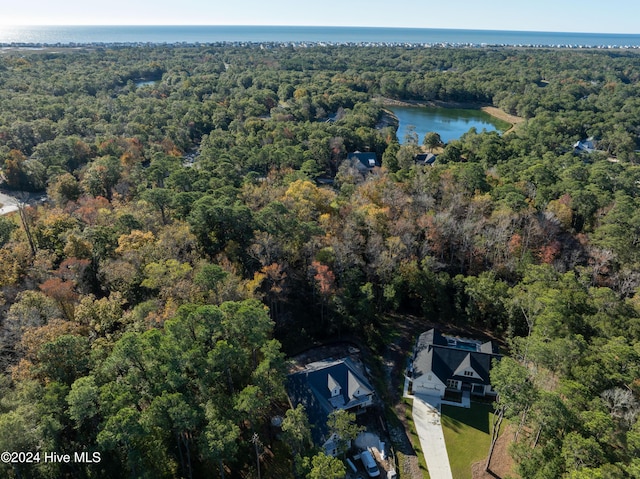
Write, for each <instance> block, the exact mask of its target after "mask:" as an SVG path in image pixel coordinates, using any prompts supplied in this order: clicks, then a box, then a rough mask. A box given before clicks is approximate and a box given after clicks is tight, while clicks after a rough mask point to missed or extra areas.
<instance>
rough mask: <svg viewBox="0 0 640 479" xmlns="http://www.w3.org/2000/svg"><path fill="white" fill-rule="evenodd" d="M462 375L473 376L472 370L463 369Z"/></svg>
mask: <svg viewBox="0 0 640 479" xmlns="http://www.w3.org/2000/svg"><path fill="white" fill-rule="evenodd" d="M464 375H465V376H473V371H465V372H464Z"/></svg>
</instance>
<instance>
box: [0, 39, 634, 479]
mask: <svg viewBox="0 0 640 479" xmlns="http://www.w3.org/2000/svg"><path fill="white" fill-rule="evenodd" d="M384 99H396V100H404V101H407V100H416V101H421V102H430V101H437V102H455V103H456V104H458V105H459V104H464V105H493V106H495V107H498V108H500V109H502V110H503V111H505V112H507V113H510V114H513V115H517V116H519V117H521V118H523V119H524V122H523V123H521V124H519V125H518V126H517V128H515V130H514V131H511V132H509V133H507V134H505V135H500V134H498V133H495V132H493V133H485V132H482V133H478V132H477V131H475V130H470V131H469V132H468V133H466V134H465V135H464V136H463V137H462V138H460V140H456V141H452V142H450V143H449V144H447V145H444V147H443V148H442V152H441V153H440V154H439V155H438V160H437V161H436V164H435V165H434V166H432V167H424V166H418V165H415V163H414V157H415V155H416V153H418V152H419V151H421V149H422V146H421V145H422V139H418V141H416V139H415V138H408V139H407V141H404V139H398V138H397V137H396V133H395V129H394V128H393V126H388V122H385V121H384V118H385V115H386V113H385V110H384ZM639 135H640V57H639V56H638V54H637V53H635V52H626V51H614V50H612V51H591V50H581V51H571V50H553V49H548V50H546V49H508V48H500V49H493V48H482V49H480V48H478V49H471V48H410V47H375V48H374V47H372V48H365V47H349V46H328V47H322V46H315V47H312V48H295V47H292V46H279V45H266V46H260V45H247V46H231V45H226V46H198V47H186V46H144V47H131V48H124V47H123V48H114V49H109V48H103V47H92V48H80V49H73V50H71V49H64V48H61V49H57V51H53V50H52V49H49V50H45V51H25V50H14V51H10V50H6V51H3V53H2V55H1V56H0V165H1V166H2V177H3V186H4V187H5V188H6V189H8V190H14V191H15V193H14V194H15V195H17V196H20V195H24V194H25V193H22V192H41V193H42V192H46V194H47V197H48V200H47V201H46V202H43V203H42V204H38V205H31V206H30V205H28V204H27V203H24V204H21V206H20V209H19V211H18V212H17V213H15V214H11V215H6V216H2V217H0V369H1V371H2V373H1V376H0V450H1V451H6V450H8V451H57V452H59V453H61V454H63V453H70V454H73V453H74V452H82V451H86V452H88V453H90V454H91V453H93V452H99V453H100V455H101V461H100V463H99V464H92V463H88V464H81V463H71V464H66V463H52V462H49V463H44V462H40V463H39V464H18V463H14V464H0V475H2V476H3V477H8V478H26V477H34V478H57V477H73V478H108V477H135V478H137V477H144V478H174V477H185V478H187V477H188V478H191V477H238V478H239V477H257V476H255V475H254V474H255V470H256V468H257V464H256V461H255V457H256V454H257V451H258V449H259V447H260V448H264V447H266V446H265V444H266V443H269V447H270V455H271V456H276V457H281V458H283V461H291V464H292V465H293V464H295V466H296V468H297V471H298V472H297V474H298V476H299V477H310V478H312V479H315V478H316V477H317V478H320V477H334V476H332V475H329V473H327V472H326V471H327V468H330V465H328V464H326V462H330V461H328V460H326V458H325V457H323V455H322V454H316V451H315V450H314V449H313V447H312V446H311V444H309V440H308V437H309V433H308V431H309V425H308V424H307V423H306V421H305V418H304V415H303V414H300V411H299V410H289V411H287V412H286V413H285V410H286V409H287V399H286V394H285V390H284V377H285V375H286V372H287V362H286V359H287V357H288V356H290V355H292V354H294V353H296V352H298V351H300V350H302V349H304V348H305V347H308V346H311V345H313V344H318V343H319V342H322V341H325V340H328V339H332V338H341V337H352V338H357V340H359V341H361V342H362V344H365V345H367V346H368V347H369V348H370V350H371V351H372V352H373V354H374V356H375V355H376V354H381V353H382V351H384V348H385V346H386V341H387V336H388V335H387V334H385V332H389V331H393V330H394V329H396V328H398V327H399V326H400V325H401V324H400V323H401V322H402V320H403V319H402V318H403V317H406V316H409V315H410V316H412V317H419V318H425V320H429V321H431V322H435V323H441V324H449V325H454V326H456V327H458V328H460V329H463V330H464V329H465V328H473V329H474V330H475V331H478V330H480V331H484V332H485V333H486V334H487V335H490V336H492V337H494V338H497V339H499V340H501V341H503V343H504V344H505V345H506V347H507V349H508V355H509V357H508V358H505V359H504V360H503V361H502V362H501V363H500V367H499V369H498V374H496V380H495V388H496V389H497V390H498V391H499V392H500V393H501V395H500V404H499V405H498V406H499V407H501V408H502V410H503V412H504V414H505V416H506V417H508V418H509V419H510V420H511V423H512V424H514V425H517V427H518V435H517V440H516V441H515V443H514V446H513V451H512V453H513V455H514V457H515V458H516V462H517V472H518V474H520V476H521V477H523V478H527V479H529V478H531V479H542V478H545V479H546V478H548V479H552V478H570V479H583V478H585V479H586V478H589V479H593V478H596V479H597V478H607V479H609V478H613V479H615V478H625V477H640V422H638V420H637V419H638V413H639V412H640V402H639V401H640V291H639V289H638V288H639V287H640V164H639V160H640V157H639V156H638V155H639V153H638V149H639V148H640V144H639V142H638V136H639ZM587 137H593V138H594V139H595V140H596V141H597V151H595V152H593V153H590V154H585V155H577V154H574V151H573V144H574V143H575V142H576V141H578V140H582V139H585V138H587ZM398 140H400V141H398ZM431 140H432V138H429V139H425V144H430V142H431ZM357 150H359V151H368V152H375V153H376V154H377V156H378V158H379V159H380V161H381V163H382V167H381V168H376V169H374V171H373V172H371V173H369V174H364V175H363V174H362V173H361V172H360V171H359V170H358V169H356V168H354V167H353V165H352V164H350V163H349V162H348V161H346V156H347V153H349V152H354V151H357ZM318 180H320V181H318ZM25 199H26V197H25ZM409 353H410V352H409V351H407V354H409ZM274 414H281V415H283V416H284V417H285V422H284V424H283V428H282V429H283V433H282V435H283V437H282V438H281V439H280V440H275V441H272V440H271V439H269V438H267V434H268V433H267V432H265V431H268V430H269V421H270V418H271V417H272V416H273V415H274ZM273 444H275V445H273ZM294 456H295V459H294ZM323 471H324V472H323ZM262 473H263V477H283V476H282V475H281V474H282V471H270V470H269V468H268V467H267V468H266V470H263V471H262ZM336 477H337V476H336Z"/></svg>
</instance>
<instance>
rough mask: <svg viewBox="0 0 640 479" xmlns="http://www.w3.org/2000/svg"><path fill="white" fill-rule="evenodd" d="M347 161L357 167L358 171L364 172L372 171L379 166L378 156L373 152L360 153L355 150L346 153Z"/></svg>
mask: <svg viewBox="0 0 640 479" xmlns="http://www.w3.org/2000/svg"><path fill="white" fill-rule="evenodd" d="M347 161H350V162H351V165H352V166H353V167H354V168H355V169H357V170H358V171H359V172H360V173H362V174H366V173H369V172H370V171H372V170H373V169H374V168H376V167H379V166H380V162H379V161H378V157H377V156H376V154H375V152H366V153H362V152H360V151H356V152H353V153H349V154H348V155H347Z"/></svg>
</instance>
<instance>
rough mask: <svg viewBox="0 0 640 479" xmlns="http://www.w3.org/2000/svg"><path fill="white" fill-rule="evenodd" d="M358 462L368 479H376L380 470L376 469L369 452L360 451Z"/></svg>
mask: <svg viewBox="0 0 640 479" xmlns="http://www.w3.org/2000/svg"><path fill="white" fill-rule="evenodd" d="M360 460H361V461H362V465H363V466H364V469H365V471H367V474H368V475H369V477H378V476H379V475H380V469H378V465H377V464H376V461H375V459H374V458H373V455H372V454H371V453H370V452H369V451H362V453H361V454H360Z"/></svg>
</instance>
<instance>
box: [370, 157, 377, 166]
mask: <svg viewBox="0 0 640 479" xmlns="http://www.w3.org/2000/svg"><path fill="white" fill-rule="evenodd" d="M374 166H376V160H374V159H371V158H369V167H370V168H373V167H374Z"/></svg>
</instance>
